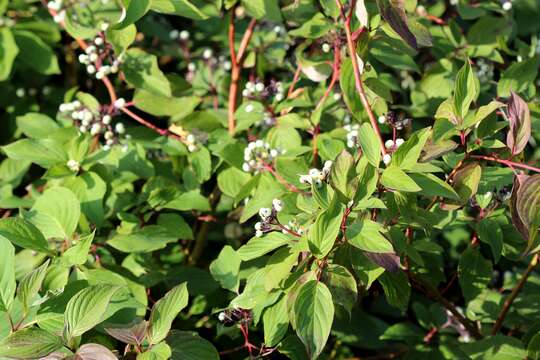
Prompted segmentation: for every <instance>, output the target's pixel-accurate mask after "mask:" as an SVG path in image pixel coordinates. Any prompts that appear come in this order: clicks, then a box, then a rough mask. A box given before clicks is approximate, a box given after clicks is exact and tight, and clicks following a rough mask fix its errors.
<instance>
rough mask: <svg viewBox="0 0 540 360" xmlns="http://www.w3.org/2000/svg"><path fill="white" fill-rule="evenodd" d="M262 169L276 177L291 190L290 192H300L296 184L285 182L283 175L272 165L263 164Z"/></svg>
mask: <svg viewBox="0 0 540 360" xmlns="http://www.w3.org/2000/svg"><path fill="white" fill-rule="evenodd" d="M263 169H264V170H266V171H268V172H269V173H270V174H272V175H274V177H275V178H276V180H277V181H279V182H280V183H281V184H282V185H283V186H285V187H286V188H287V190H289V191H292V192H295V193H301V192H302V190H300V189H298V188H297V187H296V186H294V185H293V184H289V183H288V182H287V180H285V179H284V178H283V176H281V175H280V174H279V173H278V172H277V171H276V170H275V169H274V167H273V166H272V165H270V164H264V167H263Z"/></svg>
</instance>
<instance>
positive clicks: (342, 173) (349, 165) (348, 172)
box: [314, 150, 358, 199]
mask: <svg viewBox="0 0 540 360" xmlns="http://www.w3.org/2000/svg"><path fill="white" fill-rule="evenodd" d="M354 170H355V169H354V158H353V157H352V155H351V154H350V153H349V152H348V151H347V150H343V151H341V153H340V154H339V155H338V157H337V158H336V160H335V161H334V163H333V164H332V169H331V171H330V183H331V184H332V187H333V188H334V189H336V190H337V191H339V192H340V193H341V195H343V196H345V197H346V198H348V199H351V198H352V197H354V194H355V193H356V189H357V186H358V185H357V180H356V173H355V171H354ZM314 186H315V185H314Z"/></svg>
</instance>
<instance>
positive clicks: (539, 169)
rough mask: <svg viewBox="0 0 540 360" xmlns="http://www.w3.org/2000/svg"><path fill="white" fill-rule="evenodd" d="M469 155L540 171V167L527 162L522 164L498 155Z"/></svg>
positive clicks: (474, 157)
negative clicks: (497, 156) (500, 157)
mask: <svg viewBox="0 0 540 360" xmlns="http://www.w3.org/2000/svg"><path fill="white" fill-rule="evenodd" d="M469 157H470V158H471V159H480V160H486V161H494V162H497V163H499V164H503V165H506V166H507V167H510V168H513V167H517V168H522V169H527V170H531V171H535V172H540V168H537V167H534V166H530V165H527V164H522V163H518V162H514V161H510V160H504V159H499V158H496V157H493V156H485V155H470V156H469Z"/></svg>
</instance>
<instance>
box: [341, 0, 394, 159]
mask: <svg viewBox="0 0 540 360" xmlns="http://www.w3.org/2000/svg"><path fill="white" fill-rule="evenodd" d="M336 4H337V6H338V8H339V10H340V13H341V17H342V19H343V21H344V22H345V34H346V35H347V46H348V48H349V56H350V58H351V63H352V67H353V73H354V85H355V87H356V91H358V96H359V97H360V100H361V102H362V105H363V106H364V109H366V112H367V114H368V117H369V121H370V122H371V126H372V127H373V130H374V131H375V133H376V134H377V138H378V139H379V145H380V148H381V154H383V155H386V148H385V147H384V140H383V138H382V136H381V131H380V130H379V125H378V124H377V119H376V118H375V114H373V110H371V106H370V105H369V101H368V98H367V96H366V92H365V90H364V85H363V83H362V77H361V75H360V68H359V67H358V59H357V54H356V47H355V44H354V41H353V39H352V32H351V19H352V15H353V12H354V11H353V10H354V8H355V5H356V0H353V1H352V3H351V10H350V11H349V14H348V15H347V16H345V12H344V10H343V4H341V0H336Z"/></svg>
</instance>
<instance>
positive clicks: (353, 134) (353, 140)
mask: <svg viewBox="0 0 540 360" xmlns="http://www.w3.org/2000/svg"><path fill="white" fill-rule="evenodd" d="M343 128H344V129H345V130H346V131H347V147H349V148H351V149H352V148H356V147H358V146H359V145H360V143H359V139H358V129H360V125H358V124H347V125H345V126H344V127H343Z"/></svg>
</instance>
